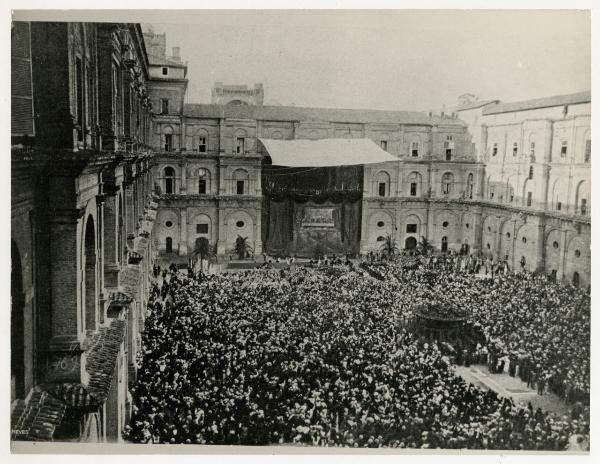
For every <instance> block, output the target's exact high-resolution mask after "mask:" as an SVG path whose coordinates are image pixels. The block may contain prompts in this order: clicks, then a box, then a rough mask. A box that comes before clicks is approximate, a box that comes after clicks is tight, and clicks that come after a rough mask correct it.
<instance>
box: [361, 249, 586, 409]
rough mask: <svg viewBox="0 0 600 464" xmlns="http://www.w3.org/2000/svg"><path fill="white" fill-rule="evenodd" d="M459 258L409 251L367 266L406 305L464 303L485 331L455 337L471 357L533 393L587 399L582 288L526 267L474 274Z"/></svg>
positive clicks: (459, 305) (471, 317)
mask: <svg viewBox="0 0 600 464" xmlns="http://www.w3.org/2000/svg"><path fill="white" fill-rule="evenodd" d="M460 259H461V258H459V257H458V256H454V257H444V258H439V259H437V260H436V261H433V258H431V257H426V258H424V257H415V258H410V259H404V260H395V261H383V260H382V261H379V262H377V263H370V264H369V265H368V267H369V270H370V271H371V272H377V273H379V274H380V275H381V276H382V277H381V278H383V279H384V280H385V282H387V283H388V284H389V285H390V286H391V290H392V291H395V293H397V294H399V295H400V299H402V300H405V301H406V302H407V304H406V310H407V311H409V310H410V306H413V307H414V305H415V304H421V305H436V306H440V307H443V306H444V305H447V306H448V307H450V308H452V307H459V308H461V309H462V310H466V312H467V314H469V318H470V323H471V324H473V325H475V326H476V327H478V328H479V329H480V331H481V332H483V334H484V339H483V340H477V339H475V340H469V339H466V340H463V341H462V344H461V341H460V340H459V341H458V343H459V346H458V349H460V350H465V351H466V352H467V354H466V356H468V357H469V358H470V359H472V360H473V362H475V360H476V362H479V363H487V364H488V366H489V369H490V371H491V372H502V371H507V372H508V373H509V374H510V375H513V376H519V377H520V378H521V379H522V380H523V381H524V382H526V383H528V384H529V385H531V386H532V387H534V388H536V389H538V391H539V392H540V394H541V393H543V392H544V391H547V390H550V391H552V392H554V393H556V394H557V395H559V396H561V397H563V398H564V399H566V400H567V401H568V402H574V401H582V402H589V394H590V295H589V293H588V292H587V291H586V290H582V289H579V288H576V287H574V286H572V285H561V284H557V283H555V282H552V281H551V280H550V279H549V278H548V276H545V275H541V274H533V273H529V272H519V273H511V272H506V273H505V272H501V273H496V274H495V276H494V278H481V277H482V276H481V275H476V274H473V273H471V272H463V271H461V270H460V268H459V266H458V265H457V261H459V260H460ZM407 263H412V265H407ZM406 291H410V292H413V295H412V296H413V297H412V302H411V298H406V299H405V298H404V297H403V296H404V295H405V294H406Z"/></svg>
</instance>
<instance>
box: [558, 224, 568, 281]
mask: <svg viewBox="0 0 600 464" xmlns="http://www.w3.org/2000/svg"><path fill="white" fill-rule="evenodd" d="M563 227H564V226H563ZM568 233H569V231H568V230H566V229H565V230H563V231H562V232H561V238H560V265H559V269H558V272H557V274H558V276H557V280H559V281H564V280H565V279H566V278H567V235H568Z"/></svg>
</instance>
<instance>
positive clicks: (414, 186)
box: [410, 182, 417, 197]
mask: <svg viewBox="0 0 600 464" xmlns="http://www.w3.org/2000/svg"><path fill="white" fill-rule="evenodd" d="M410 196H411V197H416V196H417V183H416V182H412V183H411V184H410Z"/></svg>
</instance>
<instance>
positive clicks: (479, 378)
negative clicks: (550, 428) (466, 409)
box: [455, 365, 570, 414]
mask: <svg viewBox="0 0 600 464" xmlns="http://www.w3.org/2000/svg"><path fill="white" fill-rule="evenodd" d="M455 370H456V373H457V374H458V375H460V376H461V377H462V378H463V379H465V380H466V381H467V382H470V383H472V384H473V385H476V386H478V387H479V388H482V389H484V390H493V391H495V392H496V393H498V394H499V395H501V396H505V397H509V398H512V399H513V401H515V402H521V403H524V404H527V402H531V404H532V405H533V407H534V408H538V407H540V408H542V409H543V410H546V411H551V412H555V413H558V414H566V413H568V412H569V410H570V408H569V406H568V405H567V404H566V403H565V402H564V401H563V400H561V399H560V398H559V397H558V396H556V395H555V394H553V393H544V394H543V395H538V394H537V392H536V391H535V390H533V389H531V388H528V387H527V384H526V383H525V382H522V381H521V379H520V378H518V377H511V376H510V375H508V374H507V373H503V374H490V372H489V370H488V368H487V366H485V365H475V366H474V365H472V366H470V367H465V366H456V367H455Z"/></svg>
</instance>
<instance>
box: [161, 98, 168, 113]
mask: <svg viewBox="0 0 600 464" xmlns="http://www.w3.org/2000/svg"><path fill="white" fill-rule="evenodd" d="M160 101H161V112H162V114H169V99H168V98H161V100H160Z"/></svg>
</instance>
